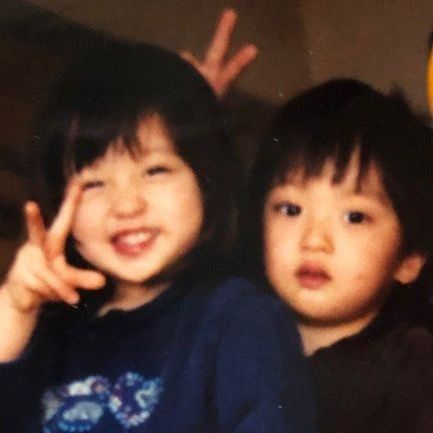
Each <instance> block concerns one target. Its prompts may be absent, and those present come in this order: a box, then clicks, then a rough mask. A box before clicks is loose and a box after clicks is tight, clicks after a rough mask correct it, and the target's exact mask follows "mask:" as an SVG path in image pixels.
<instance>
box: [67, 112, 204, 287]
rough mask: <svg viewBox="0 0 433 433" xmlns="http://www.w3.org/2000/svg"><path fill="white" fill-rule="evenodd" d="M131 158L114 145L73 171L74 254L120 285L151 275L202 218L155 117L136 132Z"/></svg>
mask: <svg viewBox="0 0 433 433" xmlns="http://www.w3.org/2000/svg"><path fill="white" fill-rule="evenodd" d="M137 138H138V140H139V143H140V146H141V150H142V152H141V153H140V154H138V155H136V156H135V157H134V158H133V157H131V155H130V154H129V153H128V152H127V151H125V150H124V149H122V148H120V147H116V144H114V145H113V146H111V147H109V149H108V151H107V153H106V154H105V155H104V156H103V157H102V158H100V159H98V160H97V161H96V162H95V163H94V164H92V165H90V166H88V167H85V168H84V169H83V170H82V171H81V172H80V173H79V174H78V177H79V179H80V181H81V184H82V185H83V193H82V198H81V202H80V204H79V207H78V211H77V214H76V219H75V222H74V226H73V230H72V231H73V236H74V238H75V240H76V245H77V249H78V251H79V252H80V254H81V255H82V256H83V257H84V258H85V259H87V260H88V261H89V262H90V263H92V264H93V265H94V266H95V267H96V268H98V269H100V270H102V271H103V272H105V273H106V274H108V275H111V276H112V277H114V278H115V279H116V280H118V281H120V282H122V283H127V284H128V283H130V284H133V285H137V284H138V285H139V284H141V283H144V286H145V285H146V284H145V283H146V281H148V280H149V279H150V278H153V277H155V276H158V275H159V274H160V273H161V272H164V271H166V270H167V269H168V268H170V266H171V265H173V264H174V263H176V262H177V261H178V260H179V259H180V258H182V256H183V255H185V254H186V253H188V252H189V250H190V249H191V248H192V247H193V246H194V244H195V242H196V240H197V237H198V236H199V234H200V231H201V227H202V222H203V205H202V195H201V191H200V187H199V185H198V182H197V179H196V176H195V174H194V172H193V171H192V169H191V168H190V167H189V166H188V165H187V164H186V163H185V162H184V160H183V159H181V158H180V157H179V156H178V155H177V153H176V151H175V147H174V144H173V142H172V141H171V139H170V137H169V136H168V134H167V132H166V129H165V127H164V124H163V122H162V121H161V120H160V118H158V117H157V116H152V117H149V118H146V119H145V120H144V121H142V122H141V124H139V127H138V130H137Z"/></svg>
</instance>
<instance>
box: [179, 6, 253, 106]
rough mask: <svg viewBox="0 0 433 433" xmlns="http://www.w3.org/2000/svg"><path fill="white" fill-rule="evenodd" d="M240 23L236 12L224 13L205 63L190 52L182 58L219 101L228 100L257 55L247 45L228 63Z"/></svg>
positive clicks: (208, 49)
mask: <svg viewBox="0 0 433 433" xmlns="http://www.w3.org/2000/svg"><path fill="white" fill-rule="evenodd" d="M236 21H237V14H236V12H235V11H234V10H233V9H225V10H224V11H223V13H222V14H221V18H220V20H219V22H218V24H217V27H216V30H215V33H214V36H213V37H212V40H211V42H210V44H209V46H208V48H207V51H206V55H205V58H204V60H203V61H200V60H199V59H197V58H196V57H195V56H194V55H193V54H192V53H191V52H189V51H183V52H182V53H181V56H182V57H183V58H184V59H185V60H186V61H188V62H189V63H191V64H192V66H194V67H195V68H196V69H197V70H198V71H199V72H200V73H201V74H202V75H203V76H204V78H205V79H206V80H207V81H208V83H209V84H210V86H211V87H212V88H213V89H214V91H215V93H216V94H217V96H219V97H222V96H224V94H225V93H226V92H227V91H228V90H229V88H230V86H231V85H232V83H233V82H234V81H235V80H236V79H237V78H238V77H239V75H240V74H241V72H242V71H243V70H244V69H245V68H246V67H247V66H248V65H249V64H250V63H251V61H252V60H254V58H255V57H256V55H257V47H256V46H255V45H253V44H247V45H245V46H244V47H242V48H241V49H240V50H238V51H237V53H236V54H235V55H234V56H233V57H232V58H231V59H230V60H229V61H227V62H225V57H226V55H227V51H228V49H229V45H230V42H231V37H232V33H233V30H234V28H235V25H236Z"/></svg>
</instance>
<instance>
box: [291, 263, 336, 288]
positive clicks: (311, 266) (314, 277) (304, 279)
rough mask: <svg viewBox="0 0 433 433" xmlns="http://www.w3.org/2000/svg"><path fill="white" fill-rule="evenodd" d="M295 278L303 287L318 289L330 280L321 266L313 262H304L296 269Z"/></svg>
mask: <svg viewBox="0 0 433 433" xmlns="http://www.w3.org/2000/svg"><path fill="white" fill-rule="evenodd" d="M296 279H297V281H298V283H299V285H300V286H302V287H303V288H305V289H312V290H314V289H320V288H322V287H323V286H324V285H325V284H326V283H328V282H329V281H330V280H331V277H330V275H329V274H328V273H327V272H326V271H325V270H324V269H323V267H322V266H320V265H319V264H315V263H304V264H303V265H301V266H300V267H299V268H298V270H297V271H296Z"/></svg>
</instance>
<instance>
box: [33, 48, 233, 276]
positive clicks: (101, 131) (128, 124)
mask: <svg viewBox="0 0 433 433" xmlns="http://www.w3.org/2000/svg"><path fill="white" fill-rule="evenodd" d="M153 114H156V115H158V116H160V118H161V119H162V121H163V122H164V124H165V126H166V127H167V130H168V133H169V135H170V137H171V139H172V140H173V142H174V144H175V147H176V150H177V152H178V153H179V155H180V156H181V157H182V158H183V159H184V160H185V161H186V163H187V164H188V165H189V166H190V167H191V168H192V169H193V171H194V173H195V174H196V176H197V179H198V183H199V186H200V189H201V192H202V195H203V206H204V213H205V220H204V227H203V230H202V233H201V238H200V239H199V241H198V245H197V247H196V248H195V249H194V251H193V254H191V255H189V256H188V257H189V259H191V257H193V258H194V260H190V261H189V262H192V263H193V265H194V266H198V263H200V264H203V265H209V263H210V262H209V260H212V261H213V262H215V263H217V262H221V263H222V262H223V261H224V258H225V257H227V255H228V254H229V253H230V250H231V247H232V243H233V241H234V233H235V219H236V217H235V215H236V203H237V188H238V185H239V182H238V180H237V175H238V173H239V172H240V170H239V169H238V162H237V161H236V158H235V156H234V154H233V151H232V148H231V145H230V143H229V138H228V134H227V127H226V120H225V117H224V115H223V112H222V110H221V108H220V104H219V102H218V101H217V98H216V96H215V95H214V93H213V91H212V89H211V88H210V87H209V85H208V84H207V82H206V81H205V80H204V78H203V77H202V76H201V75H199V74H198V73H197V72H196V71H195V69H194V68H193V67H192V66H191V65H189V64H188V63H187V62H185V61H184V60H182V59H181V58H180V57H179V56H178V55H177V54H175V53H172V52H170V51H168V50H165V49H163V48H160V47H156V46H152V45H147V44H142V43H129V42H119V43H112V44H110V45H108V46H105V47H103V48H99V49H97V50H94V51H92V52H90V53H88V54H86V55H84V56H81V57H80V58H79V59H78V60H77V61H75V62H74V63H73V64H72V65H71V66H70V67H69V68H67V69H66V71H65V72H64V74H63V76H62V78H61V79H60V80H59V82H58V83H57V85H56V86H55V88H54V92H53V95H52V97H51V99H50V100H49V101H48V104H47V107H46V110H45V111H44V112H43V113H42V116H41V118H40V125H41V127H40V128H39V131H38V133H37V135H36V136H35V137H36V140H35V142H34V146H33V150H34V151H35V155H32V157H31V164H32V167H36V168H37V170H35V171H34V178H33V181H32V186H33V187H34V186H36V187H37V189H36V190H34V195H35V198H36V199H37V200H38V201H39V202H40V203H41V205H42V209H43V212H44V216H45V217H46V219H47V220H48V221H50V220H51V219H52V217H53V215H54V214H55V213H56V211H57V210H58V208H59V205H60V203H61V199H62V196H63V193H64V189H65V184H66V182H67V180H68V177H69V176H70V175H71V173H73V172H74V171H80V170H81V169H82V168H84V167H85V166H88V165H89V164H91V163H92V162H94V161H95V160H96V159H98V158H100V157H101V156H103V155H104V154H105V152H106V151H107V149H108V147H109V146H110V145H111V144H112V143H113V142H114V141H115V140H117V139H119V138H120V139H121V140H120V141H121V143H122V145H123V146H124V147H125V149H126V150H127V151H128V152H131V154H132V155H133V154H134V152H136V151H137V149H138V143H137V139H136V130H137V126H138V123H139V122H140V121H141V120H142V119H143V118H145V117H146V116H151V115H153ZM190 265H191V263H190ZM190 267H191V266H190ZM210 267H211V268H213V266H210ZM211 270H212V269H209V268H208V267H206V269H202V272H204V273H206V272H209V271H211Z"/></svg>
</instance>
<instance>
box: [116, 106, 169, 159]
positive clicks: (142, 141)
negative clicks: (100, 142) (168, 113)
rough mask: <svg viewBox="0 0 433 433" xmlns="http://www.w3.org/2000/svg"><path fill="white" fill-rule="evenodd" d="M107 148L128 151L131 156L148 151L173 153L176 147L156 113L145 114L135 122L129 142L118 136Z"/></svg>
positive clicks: (117, 151)
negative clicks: (133, 132)
mask: <svg viewBox="0 0 433 433" xmlns="http://www.w3.org/2000/svg"><path fill="white" fill-rule="evenodd" d="M109 150H112V151H114V152H115V153H123V152H125V151H129V153H131V154H132V156H146V155H147V154H150V153H175V152H176V147H175V145H174V142H173V140H172V138H171V137H170V134H169V132H168V129H167V127H166V125H165V122H164V121H163V119H162V118H161V117H160V116H158V115H157V114H152V115H150V116H145V117H143V118H142V119H141V120H139V122H138V123H137V129H136V131H135V134H134V136H133V138H132V139H131V143H125V139H124V138H122V137H119V138H118V139H117V140H116V141H115V142H114V143H113V144H112V145H110V146H109Z"/></svg>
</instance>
